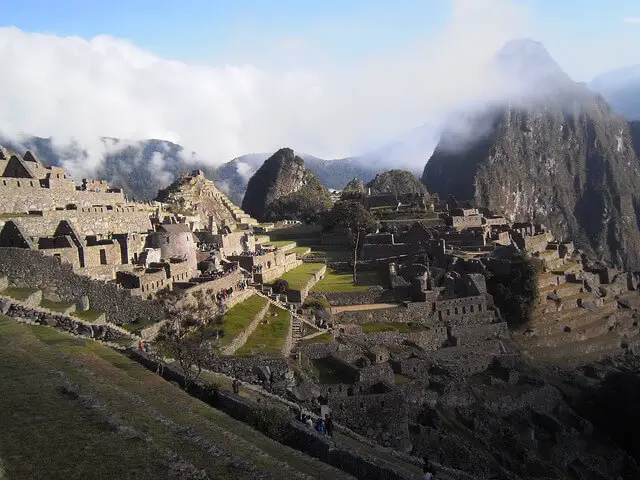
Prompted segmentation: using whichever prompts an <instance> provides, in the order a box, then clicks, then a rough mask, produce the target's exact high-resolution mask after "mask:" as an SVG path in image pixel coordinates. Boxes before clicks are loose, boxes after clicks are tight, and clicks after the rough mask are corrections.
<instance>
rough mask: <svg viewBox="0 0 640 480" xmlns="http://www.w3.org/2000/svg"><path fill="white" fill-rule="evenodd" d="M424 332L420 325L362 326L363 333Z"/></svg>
mask: <svg viewBox="0 0 640 480" xmlns="http://www.w3.org/2000/svg"><path fill="white" fill-rule="evenodd" d="M421 330H424V327H423V326H422V325H417V324H413V323H365V324H363V325H362V332H363V333H377V332H400V333H411V332H419V331H421Z"/></svg>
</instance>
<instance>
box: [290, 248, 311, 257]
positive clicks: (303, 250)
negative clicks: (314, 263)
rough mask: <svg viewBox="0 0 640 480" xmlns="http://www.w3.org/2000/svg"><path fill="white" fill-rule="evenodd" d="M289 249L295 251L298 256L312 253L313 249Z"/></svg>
mask: <svg viewBox="0 0 640 480" xmlns="http://www.w3.org/2000/svg"><path fill="white" fill-rule="evenodd" d="M289 251H290V252H293V253H295V254H296V255H298V256H300V255H306V254H307V253H311V249H310V248H309V247H294V248H292V249H291V250H289Z"/></svg>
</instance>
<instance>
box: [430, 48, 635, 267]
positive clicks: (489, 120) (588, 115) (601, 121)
mask: <svg viewBox="0 0 640 480" xmlns="http://www.w3.org/2000/svg"><path fill="white" fill-rule="evenodd" d="M529 47H530V45H529ZM540 48H542V47H537V53H536V64H537V65H539V64H540V63H541V62H542V60H541V58H540V57H541V56H546V57H547V58H548V60H547V62H548V63H550V64H551V66H554V65H556V64H555V62H553V60H551V59H550V58H549V57H548V54H546V52H540ZM511 53H512V52H511ZM503 60H504V58H503ZM524 67H526V68H524ZM524 67H523V66H522V65H520V66H518V68H517V69H516V71H518V72H525V73H526V75H527V78H534V82H535V83H534V84H532V85H533V86H535V87H536V88H535V89H534V90H535V92H536V93H535V95H533V96H532V97H530V98H528V99H527V101H523V97H520V98H519V100H518V101H517V102H516V101H514V102H511V103H510V104H509V105H507V106H504V105H502V106H497V107H495V108H491V109H490V110H487V111H485V112H483V113H481V114H478V115H477V116H475V117H474V118H472V120H471V124H467V126H469V125H471V126H472V127H474V128H475V132H476V133H477V135H475V138H472V139H469V136H468V135H467V134H468V132H469V130H468V129H466V128H465V129H458V131H456V130H454V128H453V127H452V128H451V129H450V130H449V131H448V132H445V134H443V138H442V139H441V141H440V144H439V145H438V147H437V148H436V150H435V152H434V153H433V155H432V157H431V159H430V160H429V162H428V163H427V165H426V167H425V169H424V174H423V182H424V183H425V184H426V186H427V188H428V189H429V191H431V192H436V193H438V194H439V195H440V197H441V198H443V196H444V197H446V195H447V194H453V195H454V196H455V197H456V198H458V199H473V200H475V202H476V203H477V204H478V206H480V207H486V208H488V209H490V210H491V211H495V212H501V213H502V214H504V215H505V216H507V217H508V218H509V219H510V220H512V221H532V220H533V221H536V222H541V223H543V224H545V225H546V226H547V227H548V228H550V229H551V230H552V231H553V232H554V234H555V235H556V236H557V237H559V238H562V237H565V238H569V237H570V238H573V239H574V240H575V241H576V244H577V246H578V247H579V248H582V249H584V250H585V251H586V252H587V253H590V254H595V255H596V256H597V258H600V259H603V260H605V261H607V262H611V263H614V264H616V265H623V266H626V267H638V266H640V249H639V248H638V246H639V245H640V235H639V232H638V225H639V218H638V214H640V164H639V163H638V157H637V155H636V152H635V150H634V142H633V138H632V131H631V129H630V126H629V124H628V123H627V122H626V121H625V120H624V119H623V118H621V117H619V116H618V115H616V114H615V113H613V112H612V111H611V109H610V108H609V106H608V105H607V103H606V102H605V101H604V100H603V99H602V98H601V97H600V96H598V95H596V94H593V93H592V92H590V91H589V90H588V89H587V88H586V86H584V85H582V84H577V83H574V82H572V81H570V80H569V79H568V77H567V76H566V74H564V73H563V72H561V71H560V72H559V71H557V69H555V68H551V67H550V66H549V65H547V66H545V67H544V68H542V70H541V69H538V70H536V71H537V72H538V73H539V72H540V71H544V72H545V73H544V74H538V75H537V76H536V75H531V72H530V71H529V70H527V68H528V67H529V66H527V65H525V66H524ZM522 74H524V73H522ZM519 93H520V94H522V91H520V92H519ZM461 130H464V131H465V132H467V134H465V135H462V134H461V133H460V132H461ZM471 130H472V131H473V130H474V129H473V128H472V129H471ZM636 138H637V136H636Z"/></svg>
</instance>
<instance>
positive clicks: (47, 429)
mask: <svg viewBox="0 0 640 480" xmlns="http://www.w3.org/2000/svg"><path fill="white" fill-rule="evenodd" d="M0 343H1V344H2V348H1V349H0V391H1V392H2V395H1V396H0V425H2V437H1V438H0V478H5V477H6V478H11V479H18V480H20V479H45V478H46V479H70V478H91V479H106V478H135V479H137V480H143V479H160V478H170V479H195V478H198V479H205V478H234V479H235V478H237V479H240V478H292V479H293V478H324V479H332V478H345V475H344V473H343V472H341V471H339V470H335V469H333V468H331V467H329V466H327V465H326V464H323V463H321V462H319V461H316V460H314V459H311V458H310V457H307V456H305V455H303V454H301V453H299V452H296V451H294V450H292V449H290V448H287V447H284V446H282V445H281V444H278V443H276V442H274V441H272V440H270V439H268V438H267V437H264V436H263V435H261V434H259V433H258V432H256V431H255V430H253V429H251V428H250V427H248V426H247V425H245V424H244V423H241V422H238V421H236V420H234V419H232V418H231V417H228V416H227V415H225V414H223V413H221V412H219V411H217V410H215V409H213V408H211V407H209V406H207V405H205V404H204V403H201V402H200V401H198V400H196V399H194V398H192V397H190V396H189V395H187V394H186V393H185V392H183V391H182V390H180V389H179V388H176V387H174V386H172V385H171V384H170V383H167V382H165V381H164V380H162V379H161V378H160V377H158V376H156V375H154V374H153V373H151V372H149V371H147V370H146V369H144V368H143V367H142V366H140V365H138V364H137V363H135V362H133V361H131V360H129V359H128V358H126V357H124V356H122V355H120V354H119V353H117V352H115V351H113V350H110V349H108V348H106V347H105V346H103V345H101V344H99V343H96V342H93V341H90V340H83V339H79V338H73V337H71V336H67V335H65V334H62V333H59V332H56V331H55V330H52V329H49V328H46V327H42V326H32V325H24V324H19V323H16V322H14V321H12V320H9V319H8V318H7V317H4V316H1V315H0Z"/></svg>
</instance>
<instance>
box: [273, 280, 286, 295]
mask: <svg viewBox="0 0 640 480" xmlns="http://www.w3.org/2000/svg"><path fill="white" fill-rule="evenodd" d="M272 290H273V293H285V292H286V291H287V290H289V282H287V281H286V280H284V279H282V278H279V279H277V280H276V281H275V282H273V288H272Z"/></svg>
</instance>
